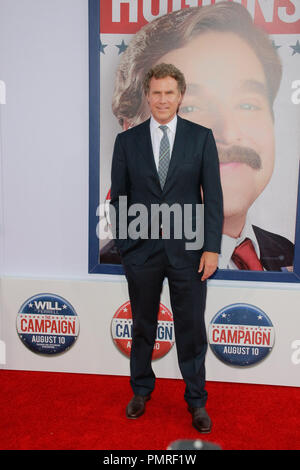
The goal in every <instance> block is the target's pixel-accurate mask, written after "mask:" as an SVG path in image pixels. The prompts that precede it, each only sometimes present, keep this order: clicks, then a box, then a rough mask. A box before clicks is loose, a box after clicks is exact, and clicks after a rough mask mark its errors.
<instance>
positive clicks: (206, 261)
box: [198, 251, 219, 281]
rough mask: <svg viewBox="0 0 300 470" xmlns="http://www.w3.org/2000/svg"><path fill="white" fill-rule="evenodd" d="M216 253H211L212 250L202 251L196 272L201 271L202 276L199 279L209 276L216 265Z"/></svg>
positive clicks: (202, 279)
mask: <svg viewBox="0 0 300 470" xmlns="http://www.w3.org/2000/svg"><path fill="white" fill-rule="evenodd" d="M218 257H219V255H218V253H213V252H212V251H204V252H203V254H202V256H201V259H200V264H199V269H198V272H199V273H200V272H201V271H203V276H202V277H201V281H205V279H207V278H208V277H210V276H211V275H212V274H213V273H214V272H215V270H216V269H217V267H218Z"/></svg>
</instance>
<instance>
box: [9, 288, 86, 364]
mask: <svg viewBox="0 0 300 470" xmlns="http://www.w3.org/2000/svg"><path fill="white" fill-rule="evenodd" d="M17 332H18V335H19V338H20V339H21V341H22V342H23V343H24V344H25V346H27V347H28V348H29V349H30V350H31V351H34V352H36V353H40V354H47V355H48V354H59V353H62V352H64V351H66V350H67V349H69V348H70V347H71V346H72V345H73V343H74V342H75V341H76V339H77V336H78V334H79V318H78V315H77V313H76V312H75V310H74V308H73V306H72V305H71V304H70V302H68V301H67V300H66V299H64V298H63V297H60V296H59V295H55V294H37V295H34V296H33V297H30V298H29V299H28V300H26V301H25V302H24V303H23V305H22V306H21V308H20V310H19V312H18V315H17Z"/></svg>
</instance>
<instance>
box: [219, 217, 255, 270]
mask: <svg viewBox="0 0 300 470" xmlns="http://www.w3.org/2000/svg"><path fill="white" fill-rule="evenodd" d="M245 238H249V239H250V240H251V241H252V243H253V246H254V249H255V252H256V254H257V256H258V258H260V250H259V245H258V241H257V238H256V236H255V233H254V230H253V227H252V224H251V223H250V221H249V219H248V218H246V223H245V226H244V228H243V230H242V232H241V235H240V236H239V237H238V238H232V237H229V236H228V235H225V234H223V235H222V247H221V254H220V256H219V268H220V269H227V267H228V266H229V264H230V260H231V256H232V254H233V252H234V250H235V248H236V247H237V246H238V245H240V244H241V243H242V242H243V241H244V240H245Z"/></svg>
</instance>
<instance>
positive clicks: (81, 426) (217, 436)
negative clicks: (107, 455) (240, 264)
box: [0, 370, 300, 450]
mask: <svg viewBox="0 0 300 470" xmlns="http://www.w3.org/2000/svg"><path fill="white" fill-rule="evenodd" d="M0 389H1V405H0V407H1V410H0V412H1V421H0V437H1V441H0V448H1V449H2V450H3V449H5V450H16V449H17V450H22V449H23V450H48V449H52V450H54V449H57V450H60V449H62V450H77V449H78V450H84V449H90V450H101V449H106V450H118V449H121V450H139V449H140V450H143V449H145V450H165V449H166V448H167V447H168V445H169V444H170V443H171V442H173V441H175V440H177V439H201V440H206V441H209V442H213V443H216V444H218V445H219V446H221V448H222V449H223V450H230V449H231V450H232V449H234V450H248V449H250V450H288V449H290V450H299V449H300V438H299V434H300V433H299V429H300V414H299V403H300V388H294V387H272V386H267V385H265V386H263V385H247V384H233V383H220V382H208V383H207V390H208V395H209V400H208V405H207V410H208V412H209V414H210V416H211V418H212V421H213V430H212V432H211V433H210V434H204V435H202V434H199V433H198V432H197V431H196V430H194V428H193V427H192V425H191V416H190V414H189V413H188V412H187V409H186V405H185V402H184V400H183V392H184V383H183V381H181V380H168V379H158V380H157V385H156V389H155V392H154V393H153V395H152V398H151V400H150V401H149V402H148V403H147V410H146V413H145V415H143V416H142V417H141V418H139V419H138V420H128V419H127V418H126V417H125V407H126V405H127V402H128V401H129V400H130V398H131V389H130V386H129V380H128V377H115V376H101V375H82V374H63V373H46V372H24V371H8V370H1V371H0Z"/></svg>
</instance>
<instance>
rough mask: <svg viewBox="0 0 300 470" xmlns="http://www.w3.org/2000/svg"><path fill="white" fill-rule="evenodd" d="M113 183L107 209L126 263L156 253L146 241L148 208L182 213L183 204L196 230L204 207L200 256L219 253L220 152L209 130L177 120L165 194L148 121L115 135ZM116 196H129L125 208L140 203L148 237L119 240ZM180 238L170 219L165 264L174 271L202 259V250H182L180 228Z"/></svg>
mask: <svg viewBox="0 0 300 470" xmlns="http://www.w3.org/2000/svg"><path fill="white" fill-rule="evenodd" d="M111 179H112V182H111V202H110V204H111V205H112V206H113V207H114V209H115V214H116V217H111V221H112V225H113V233H114V240H115V244H116V246H117V248H118V250H119V252H120V254H121V257H122V261H123V262H124V263H125V264H128V263H134V264H143V263H144V262H145V261H146V260H147V258H148V257H149V256H150V254H151V253H152V251H153V249H154V246H155V242H156V240H153V239H151V238H150V236H151V228H152V225H153V219H151V213H152V212H151V206H152V205H161V204H167V206H168V207H171V206H172V205H173V204H177V205H178V204H179V206H180V208H181V209H182V214H183V213H184V210H185V209H184V205H185V204H189V205H190V208H191V209H192V217H191V219H192V223H193V226H192V228H193V229H195V227H196V225H195V217H196V206H197V205H198V204H201V203H202V202H203V203H204V245H203V251H212V252H216V253H220V248H221V238H222V224H223V197H222V188H221V183H220V170H219V159H218V153H217V148H216V144H215V140H214V137H213V133H212V131H211V130H210V129H208V128H206V127H203V126H201V125H199V124H195V123H193V122H191V121H187V120H185V119H182V118H180V117H179V116H178V117H177V128H176V135H175V141H174V145H173V151H172V155H171V161H170V166H169V170H168V175H167V179H166V182H165V185H164V188H163V190H162V189H161V187H160V182H159V177H158V173H157V169H156V165H155V161H154V155H153V150H152V142H151V135H150V119H148V120H147V121H145V122H143V123H142V124H140V125H138V126H135V127H133V128H131V129H129V130H127V131H125V132H122V133H120V134H118V136H117V138H116V141H115V146H114V152H113V161H112V171H111ZM201 188H202V192H201ZM120 196H126V197H127V207H128V208H129V207H131V206H132V205H134V204H143V205H144V206H145V208H147V213H148V219H147V224H146V225H147V231H148V233H143V235H142V236H140V237H138V238H137V239H133V238H125V239H124V238H123V239H121V238H120V237H119V235H120V226H119V214H120V210H121V208H120V199H119V197H120ZM202 197H203V201H202ZM123 215H124V214H123ZM134 218H135V217H134V216H130V217H129V218H128V219H127V222H126V223H127V226H128V225H129V224H130V223H131V222H132V221H133V220H134ZM182 222H183V220H182ZM156 223H157V220H156ZM123 229H124V227H123V228H122V230H123ZM182 233H183V236H182V237H181V238H175V237H174V236H173V235H174V221H173V222H172V219H171V220H170V238H169V239H166V240H164V245H165V250H166V253H167V256H168V258H169V260H170V261H171V263H172V264H173V265H174V266H176V267H183V266H187V265H190V264H191V262H192V258H193V259H194V260H195V257H197V258H199V259H200V254H201V249H198V250H186V242H191V241H192V240H189V239H188V238H186V237H185V234H184V228H183V227H182Z"/></svg>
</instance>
